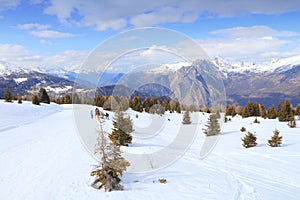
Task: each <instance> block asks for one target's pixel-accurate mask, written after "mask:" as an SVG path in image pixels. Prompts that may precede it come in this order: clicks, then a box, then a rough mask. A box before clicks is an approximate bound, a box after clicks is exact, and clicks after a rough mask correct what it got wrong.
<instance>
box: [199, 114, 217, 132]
mask: <svg viewBox="0 0 300 200" xmlns="http://www.w3.org/2000/svg"><path fill="white" fill-rule="evenodd" d="M205 126H206V127H207V128H205V129H203V130H204V132H203V133H204V134H205V135H206V136H213V135H218V134H220V131H221V130H220V124H219V121H218V118H217V116H216V114H211V115H210V116H209V118H208V122H207V125H205Z"/></svg>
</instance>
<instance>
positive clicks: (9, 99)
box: [4, 88, 12, 102]
mask: <svg viewBox="0 0 300 200" xmlns="http://www.w3.org/2000/svg"><path fill="white" fill-rule="evenodd" d="M4 101H5V102H12V96H11V93H10V91H9V88H6V89H5V94H4Z"/></svg>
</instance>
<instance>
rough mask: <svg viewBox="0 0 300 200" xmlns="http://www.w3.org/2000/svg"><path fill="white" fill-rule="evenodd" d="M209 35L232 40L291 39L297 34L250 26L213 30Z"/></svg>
mask: <svg viewBox="0 0 300 200" xmlns="http://www.w3.org/2000/svg"><path fill="white" fill-rule="evenodd" d="M210 33H211V34H216V35H223V36H225V37H232V38H249V37H270V36H275V37H291V36H297V35H299V34H297V33H295V32H292V31H278V30H274V29H271V28H269V27H267V26H251V27H234V28H228V29H221V30H215V31H212V32H210Z"/></svg>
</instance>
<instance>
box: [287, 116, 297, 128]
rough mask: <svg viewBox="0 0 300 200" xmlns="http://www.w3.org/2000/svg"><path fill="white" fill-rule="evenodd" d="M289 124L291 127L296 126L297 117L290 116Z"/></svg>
mask: <svg viewBox="0 0 300 200" xmlns="http://www.w3.org/2000/svg"><path fill="white" fill-rule="evenodd" d="M288 126H289V127H290V128H296V126H297V124H296V120H295V117H291V118H290V120H289V123H288Z"/></svg>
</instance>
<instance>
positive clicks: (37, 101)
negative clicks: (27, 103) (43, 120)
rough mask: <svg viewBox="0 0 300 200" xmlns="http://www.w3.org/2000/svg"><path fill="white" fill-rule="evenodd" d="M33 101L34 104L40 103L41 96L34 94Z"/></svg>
mask: <svg viewBox="0 0 300 200" xmlns="http://www.w3.org/2000/svg"><path fill="white" fill-rule="evenodd" d="M31 101H32V104H34V105H40V101H39V98H38V96H37V95H33V97H32V100H31Z"/></svg>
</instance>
